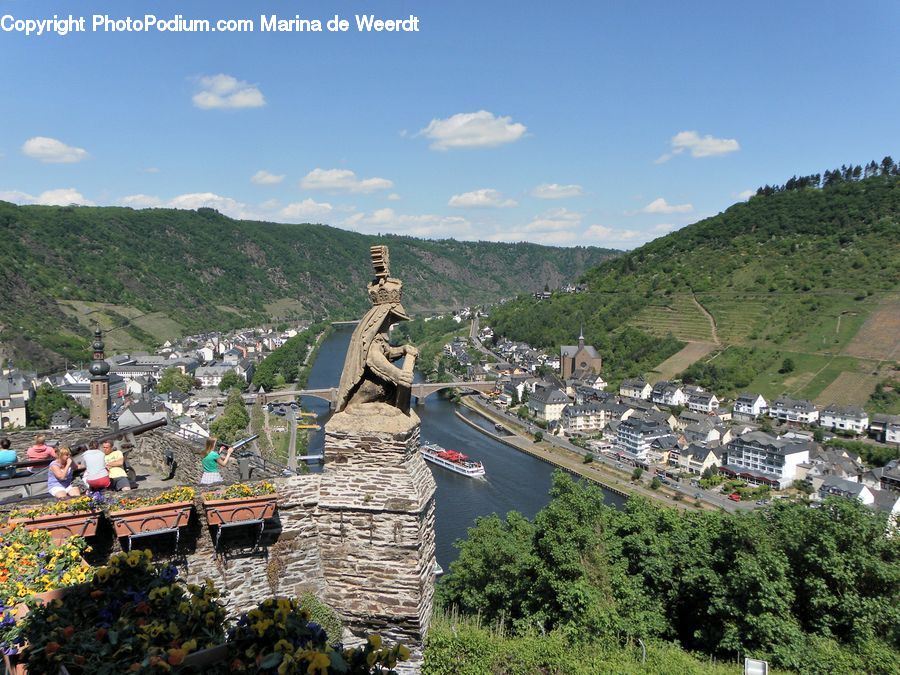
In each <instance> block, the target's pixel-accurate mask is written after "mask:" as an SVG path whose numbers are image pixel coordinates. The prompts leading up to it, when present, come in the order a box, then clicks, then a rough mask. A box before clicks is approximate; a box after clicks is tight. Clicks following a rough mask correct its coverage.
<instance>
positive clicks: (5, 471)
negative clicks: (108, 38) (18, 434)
mask: <svg viewBox="0 0 900 675" xmlns="http://www.w3.org/2000/svg"><path fill="white" fill-rule="evenodd" d="M11 447H12V443H10V442H9V439H8V438H2V439H0V478H15V477H16V468H15V467H14V466H12V465H13V464H15V463H16V461H18V460H17V459H16V451H15V450H11V449H10V448H11Z"/></svg>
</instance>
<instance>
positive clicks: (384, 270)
mask: <svg viewBox="0 0 900 675" xmlns="http://www.w3.org/2000/svg"><path fill="white" fill-rule="evenodd" d="M369 254H370V255H371V256H372V269H373V270H374V271H375V279H374V280H373V281H372V282H371V283H370V284H369V300H371V301H372V304H373V305H390V304H394V303H399V302H400V301H401V299H402V298H403V283H402V282H401V281H400V280H399V279H395V278H393V277H392V276H390V274H391V261H390V256H389V254H388V247H387V246H384V245H378V246H371V247H369Z"/></svg>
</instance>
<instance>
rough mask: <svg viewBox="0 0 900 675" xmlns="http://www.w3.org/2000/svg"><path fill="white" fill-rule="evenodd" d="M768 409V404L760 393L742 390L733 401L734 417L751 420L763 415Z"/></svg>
mask: <svg viewBox="0 0 900 675" xmlns="http://www.w3.org/2000/svg"><path fill="white" fill-rule="evenodd" d="M768 411H769V404H768V403H767V402H766V399H764V398H763V397H762V394H753V393H750V392H744V393H743V394H741V395H740V396H738V397H737V399H735V401H734V408H733V414H734V417H735V419H738V420H743V421H752V420H755V419H758V418H760V417H762V416H763V415H765V414H766V413H767V412H768Z"/></svg>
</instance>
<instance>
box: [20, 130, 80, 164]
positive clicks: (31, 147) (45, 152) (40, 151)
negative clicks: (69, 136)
mask: <svg viewBox="0 0 900 675" xmlns="http://www.w3.org/2000/svg"><path fill="white" fill-rule="evenodd" d="M22 152H23V153H25V154H26V155H28V156H29V157H31V158H32V159H36V160H39V161H41V162H45V163H47V164H74V163H75V162H81V161H84V160H85V159H87V158H88V157H90V155H89V154H88V151H87V150H85V149H84V148H76V147H73V146H71V145H66V144H65V143H63V142H62V141H58V140H56V139H55V138H47V137H46V136H35V137H34V138H29V139H28V140H27V141H25V143H24V144H23V145H22Z"/></svg>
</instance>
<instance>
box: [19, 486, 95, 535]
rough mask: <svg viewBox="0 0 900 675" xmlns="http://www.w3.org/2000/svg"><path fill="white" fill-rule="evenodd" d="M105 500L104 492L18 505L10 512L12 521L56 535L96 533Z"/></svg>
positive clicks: (30, 528)
mask: <svg viewBox="0 0 900 675" xmlns="http://www.w3.org/2000/svg"><path fill="white" fill-rule="evenodd" d="M103 503H104V501H103V498H102V496H100V495H99V494H97V495H96V496H83V497H75V498H74V499H63V500H60V501H53V502H50V503H47V504H43V505H41V506H35V507H32V508H23V509H16V510H15V511H12V512H10V514H9V525H10V526H12V527H15V526H16V525H22V526H24V527H25V528H26V529H29V530H47V531H48V532H50V535H51V536H52V537H53V538H54V539H66V538H67V537H92V536H94V535H95V534H96V533H97V525H98V523H99V522H100V516H101V515H102V511H101V506H102V505H103Z"/></svg>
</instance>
